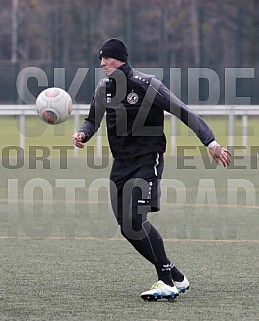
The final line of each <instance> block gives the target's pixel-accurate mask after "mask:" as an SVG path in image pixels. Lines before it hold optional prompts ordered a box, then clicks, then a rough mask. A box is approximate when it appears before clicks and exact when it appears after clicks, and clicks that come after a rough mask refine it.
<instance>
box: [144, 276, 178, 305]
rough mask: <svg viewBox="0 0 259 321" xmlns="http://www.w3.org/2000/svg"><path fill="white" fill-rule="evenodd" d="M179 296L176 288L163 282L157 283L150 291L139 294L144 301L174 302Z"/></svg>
mask: <svg viewBox="0 0 259 321" xmlns="http://www.w3.org/2000/svg"><path fill="white" fill-rule="evenodd" d="M178 295H179V291H178V290H177V288H176V286H170V285H167V284H165V283H164V282H163V281H157V282H156V283H155V284H153V285H152V287H151V289H150V290H148V291H145V292H143V293H142V294H141V298H142V299H143V300H146V301H157V300H159V299H168V300H174V299H175V298H176V297H177V296H178Z"/></svg>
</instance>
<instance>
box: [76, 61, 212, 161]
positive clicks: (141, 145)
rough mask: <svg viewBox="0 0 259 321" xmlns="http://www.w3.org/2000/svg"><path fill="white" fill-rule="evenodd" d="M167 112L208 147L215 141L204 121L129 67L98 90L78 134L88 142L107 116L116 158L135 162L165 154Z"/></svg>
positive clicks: (152, 79) (149, 77)
mask: <svg viewBox="0 0 259 321" xmlns="http://www.w3.org/2000/svg"><path fill="white" fill-rule="evenodd" d="M164 111H167V112H169V113H171V114H173V115H175V116H176V117H178V118H179V119H180V120H181V121H182V122H184V123H185V124H186V125H187V126H188V127H190V128H191V129H192V130H193V131H194V132H195V134H196V135H197V136H198V138H199V139H200V141H201V142H202V143H203V144H204V145H205V146H207V145H208V144H209V143H211V142H212V141H213V140H214V139H215V137H214V135H213V132H212V131H211V129H210V128H209V127H208V126H207V124H206V123H205V122H204V121H203V119H202V118H201V117H200V116H199V115H197V114H195V113H193V112H192V111H191V110H190V109H189V108H188V107H187V106H186V105H185V104H184V103H183V102H182V101H180V100H179V99H178V98H177V97H176V96H175V95H174V94H173V93H172V92H171V91H170V90H169V89H168V88H167V87H166V86H165V85H164V84H163V83H162V82H161V81H159V80H158V79H157V78H156V77H155V76H153V75H148V74H144V73H142V72H139V71H136V70H134V69H133V68H132V67H131V66H130V65H129V64H128V63H126V64H124V65H122V66H121V67H120V68H119V69H116V70H115V71H114V72H113V73H112V74H111V75H110V76H109V77H108V78H105V79H103V80H101V81H100V83H99V84H98V86H97V87H96V90H95V93H94V97H93V100H92V102H91V106H90V111H89V114H88V116H87V117H86V118H85V122H84V123H83V126H82V127H81V128H80V130H79V131H82V132H84V133H85V135H86V139H85V142H87V141H88V140H89V139H90V138H91V137H92V136H93V135H94V134H95V133H96V131H97V130H98V128H99V126H100V123H101V120H102V118H103V116H104V114H105V113H106V125H107V133H108V140H109V145H110V149H111V152H112V155H113V157H114V158H121V159H126V158H132V157H136V156H140V155H144V154H148V153H152V152H162V153H164V152H165V150H166V138H165V135H164V130H163V128H164V125H163V124H164Z"/></svg>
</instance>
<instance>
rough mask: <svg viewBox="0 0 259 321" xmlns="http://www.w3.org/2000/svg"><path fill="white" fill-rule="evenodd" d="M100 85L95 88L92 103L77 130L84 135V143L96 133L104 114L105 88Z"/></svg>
mask: <svg viewBox="0 0 259 321" xmlns="http://www.w3.org/2000/svg"><path fill="white" fill-rule="evenodd" d="M102 82H103V81H101V83H99V85H98V86H97V88H96V90H95V93H94V96H93V99H92V102H91V104H90V110H89V114H88V116H87V117H85V121H84V123H83V125H82V127H81V128H80V129H79V132H83V133H84V134H85V140H84V143H86V142H88V141H89V140H90V139H91V138H92V137H93V136H94V134H95V133H96V132H97V130H98V128H99V127H100V125H101V121H102V118H103V116H104V113H105V102H104V99H105V87H104V86H103V84H102Z"/></svg>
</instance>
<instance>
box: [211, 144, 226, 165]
mask: <svg viewBox="0 0 259 321" xmlns="http://www.w3.org/2000/svg"><path fill="white" fill-rule="evenodd" d="M209 152H210V155H211V156H212V158H213V159H214V160H215V161H216V162H217V164H219V165H220V164H222V165H223V166H224V167H227V166H229V165H230V163H231V154H230V152H229V151H228V150H227V149H226V148H224V147H222V146H220V145H215V146H214V147H212V148H210V149H209Z"/></svg>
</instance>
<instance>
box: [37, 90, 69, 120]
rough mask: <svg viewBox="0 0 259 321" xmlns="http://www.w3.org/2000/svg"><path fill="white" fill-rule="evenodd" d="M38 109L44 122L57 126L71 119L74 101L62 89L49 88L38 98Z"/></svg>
mask: <svg viewBox="0 0 259 321" xmlns="http://www.w3.org/2000/svg"><path fill="white" fill-rule="evenodd" d="M36 109H37V112H38V115H39V117H40V118H41V119H42V120H43V121H44V122H46V123H48V124H51V125H57V124H60V123H63V122H64V121H65V120H67V119H68V118H69V117H70V114H71V112H72V109H73V104H72V99H71V97H70V95H69V94H68V93H67V92H66V91H65V90H63V89H61V88H57V87H53V88H47V89H45V90H43V91H42V92H41V93H40V94H39V96H38V97H37V99H36Z"/></svg>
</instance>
